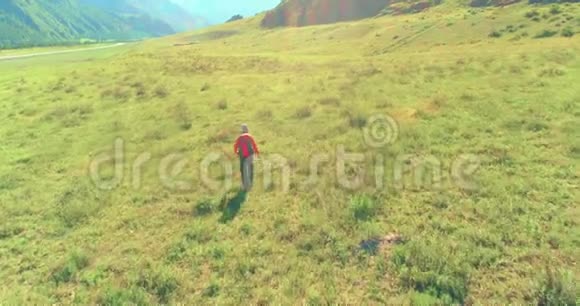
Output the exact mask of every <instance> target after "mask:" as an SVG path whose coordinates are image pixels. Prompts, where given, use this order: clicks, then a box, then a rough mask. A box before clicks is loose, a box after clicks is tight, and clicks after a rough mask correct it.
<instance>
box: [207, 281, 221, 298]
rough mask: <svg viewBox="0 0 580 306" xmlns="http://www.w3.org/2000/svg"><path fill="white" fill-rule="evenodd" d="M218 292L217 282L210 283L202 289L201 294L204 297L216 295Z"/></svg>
mask: <svg viewBox="0 0 580 306" xmlns="http://www.w3.org/2000/svg"><path fill="white" fill-rule="evenodd" d="M219 292H220V286H219V285H218V284H217V283H211V284H210V285H209V286H208V287H207V288H205V289H204V290H203V295H204V296H206V297H216V296H218V294H219Z"/></svg>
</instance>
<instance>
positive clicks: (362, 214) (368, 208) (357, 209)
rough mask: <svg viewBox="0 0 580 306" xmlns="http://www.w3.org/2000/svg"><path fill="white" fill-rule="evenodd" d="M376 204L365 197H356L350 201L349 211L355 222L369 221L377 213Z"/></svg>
mask: <svg viewBox="0 0 580 306" xmlns="http://www.w3.org/2000/svg"><path fill="white" fill-rule="evenodd" d="M378 208H379V206H378V204H377V203H376V202H375V200H374V199H372V198H371V197H369V196H367V195H356V196H354V197H352V198H351V199H350V210H351V212H352V215H353V216H354V218H355V219H356V220H369V219H371V218H372V217H373V216H374V215H375V214H376V212H377V211H378Z"/></svg>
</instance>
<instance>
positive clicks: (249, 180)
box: [240, 155, 254, 191]
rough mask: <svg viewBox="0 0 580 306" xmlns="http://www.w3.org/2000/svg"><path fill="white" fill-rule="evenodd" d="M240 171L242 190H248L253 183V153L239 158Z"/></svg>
mask: <svg viewBox="0 0 580 306" xmlns="http://www.w3.org/2000/svg"><path fill="white" fill-rule="evenodd" d="M240 172H241V174H242V185H243V186H244V190H246V191H249V190H250V189H252V185H253V183H254V155H250V156H248V157H246V158H243V157H242V158H240Z"/></svg>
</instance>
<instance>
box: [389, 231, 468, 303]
mask: <svg viewBox="0 0 580 306" xmlns="http://www.w3.org/2000/svg"><path fill="white" fill-rule="evenodd" d="M425 239H428V238H425ZM459 255H462V254H452V253H451V250H450V249H449V248H447V247H445V245H444V242H443V241H429V240H427V241H418V240H416V241H411V242H409V243H407V244H404V245H402V246H400V247H397V248H396V249H395V251H394V254H393V257H392V261H393V264H394V266H395V269H397V270H398V271H399V279H400V281H401V283H402V285H403V286H404V287H406V288H408V289H414V290H416V291H418V292H419V293H426V294H429V295H431V296H433V297H437V298H438V299H440V300H441V301H442V302H443V304H463V303H464V301H465V298H466V297H467V293H468V281H469V266H468V264H467V263H466V261H465V257H467V256H459Z"/></svg>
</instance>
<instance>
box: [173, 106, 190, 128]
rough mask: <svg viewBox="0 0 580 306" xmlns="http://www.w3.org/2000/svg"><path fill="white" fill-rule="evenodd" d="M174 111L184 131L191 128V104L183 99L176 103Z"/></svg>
mask: <svg viewBox="0 0 580 306" xmlns="http://www.w3.org/2000/svg"><path fill="white" fill-rule="evenodd" d="M172 112H173V116H174V117H175V120H176V121H177V124H178V125H179V128H180V129H182V130H184V131H187V130H189V129H191V126H192V123H191V121H192V119H191V111H190V110H189V106H188V105H187V104H186V103H185V102H183V101H182V102H179V103H177V104H175V106H174V107H173V110H172Z"/></svg>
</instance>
